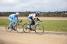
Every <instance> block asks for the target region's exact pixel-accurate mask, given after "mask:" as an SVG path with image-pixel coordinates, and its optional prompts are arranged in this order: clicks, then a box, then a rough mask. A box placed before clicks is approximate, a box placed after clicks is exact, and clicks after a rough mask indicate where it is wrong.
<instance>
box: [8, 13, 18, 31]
mask: <svg viewBox="0 0 67 44" xmlns="http://www.w3.org/2000/svg"><path fill="white" fill-rule="evenodd" d="M18 15H19V13H15V14H11V15H9V17H8V20H9V26H8V29H10V28H11V29H13V30H15V31H16V29H15V27H16V25H17V22H18Z"/></svg>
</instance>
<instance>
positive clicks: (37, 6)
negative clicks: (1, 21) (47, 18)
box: [0, 0, 67, 12]
mask: <svg viewBox="0 0 67 44" xmlns="http://www.w3.org/2000/svg"><path fill="white" fill-rule="evenodd" d="M23 11H41V12H47V11H67V0H0V12H23Z"/></svg>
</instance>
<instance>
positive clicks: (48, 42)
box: [0, 17, 67, 44]
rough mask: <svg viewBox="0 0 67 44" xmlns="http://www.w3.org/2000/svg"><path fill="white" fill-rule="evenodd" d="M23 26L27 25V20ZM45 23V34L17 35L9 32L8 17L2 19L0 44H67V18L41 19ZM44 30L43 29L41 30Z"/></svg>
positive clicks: (24, 20)
mask: <svg viewBox="0 0 67 44" xmlns="http://www.w3.org/2000/svg"><path fill="white" fill-rule="evenodd" d="M20 19H23V20H22V21H23V22H22V24H24V23H26V22H27V20H26V18H25V17H24V18H20ZM40 19H41V20H42V21H43V22H41V23H40V25H43V26H44V30H45V32H44V33H42V32H37V33H35V32H30V33H23V32H22V33H17V32H16V31H13V32H7V31H6V29H5V27H6V26H7V25H8V21H7V18H6V17H0V44H67V18H65V17H64V18H58V17H56V18H54V17H46V18H40ZM41 30H42V29H41Z"/></svg>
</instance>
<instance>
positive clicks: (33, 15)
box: [28, 13, 36, 19]
mask: <svg viewBox="0 0 67 44" xmlns="http://www.w3.org/2000/svg"><path fill="white" fill-rule="evenodd" d="M29 17H32V18H33V19H34V18H36V14H35V13H32V14H29V16H28V18H29Z"/></svg>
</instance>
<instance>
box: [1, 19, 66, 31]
mask: <svg viewBox="0 0 67 44" xmlns="http://www.w3.org/2000/svg"><path fill="white" fill-rule="evenodd" d="M26 22H27V21H26V20H25V19H24V20H22V24H24V23H26ZM7 25H8V20H7V19H0V26H7ZM42 25H43V26H44V30H46V31H62V32H67V20H45V21H43V22H41V23H40V27H41V29H42Z"/></svg>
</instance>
